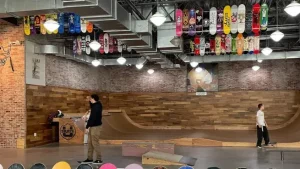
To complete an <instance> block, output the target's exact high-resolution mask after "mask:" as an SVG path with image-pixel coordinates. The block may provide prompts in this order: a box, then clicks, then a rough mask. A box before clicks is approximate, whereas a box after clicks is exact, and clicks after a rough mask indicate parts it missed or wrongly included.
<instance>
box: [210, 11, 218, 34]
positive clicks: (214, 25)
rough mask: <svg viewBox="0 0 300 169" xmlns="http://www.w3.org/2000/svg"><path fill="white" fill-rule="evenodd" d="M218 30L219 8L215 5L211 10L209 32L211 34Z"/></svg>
mask: <svg viewBox="0 0 300 169" xmlns="http://www.w3.org/2000/svg"><path fill="white" fill-rule="evenodd" d="M216 32H217V9H216V8H215V7H212V8H210V10H209V33H210V34H211V35H214V34H216Z"/></svg>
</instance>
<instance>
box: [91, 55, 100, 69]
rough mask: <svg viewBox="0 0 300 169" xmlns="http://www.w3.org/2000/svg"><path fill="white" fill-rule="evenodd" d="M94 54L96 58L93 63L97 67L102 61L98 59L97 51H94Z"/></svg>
mask: <svg viewBox="0 0 300 169" xmlns="http://www.w3.org/2000/svg"><path fill="white" fill-rule="evenodd" d="M94 55H95V59H94V60H93V61H92V65H93V66H95V67H98V66H99V65H100V64H101V63H100V61H99V60H98V59H97V57H96V53H94Z"/></svg>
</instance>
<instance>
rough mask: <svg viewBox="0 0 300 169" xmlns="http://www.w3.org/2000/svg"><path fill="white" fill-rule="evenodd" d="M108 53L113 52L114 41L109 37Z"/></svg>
mask: <svg viewBox="0 0 300 169" xmlns="http://www.w3.org/2000/svg"><path fill="white" fill-rule="evenodd" d="M108 43H109V53H113V52H114V39H113V37H111V36H109V42H108Z"/></svg>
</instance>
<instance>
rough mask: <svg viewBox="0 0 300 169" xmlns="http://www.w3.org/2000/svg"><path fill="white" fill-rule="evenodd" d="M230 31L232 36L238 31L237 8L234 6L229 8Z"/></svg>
mask: <svg viewBox="0 0 300 169" xmlns="http://www.w3.org/2000/svg"><path fill="white" fill-rule="evenodd" d="M230 30H231V33H232V34H235V33H237V31H238V7H237V6H236V5H232V7H231V19H230Z"/></svg>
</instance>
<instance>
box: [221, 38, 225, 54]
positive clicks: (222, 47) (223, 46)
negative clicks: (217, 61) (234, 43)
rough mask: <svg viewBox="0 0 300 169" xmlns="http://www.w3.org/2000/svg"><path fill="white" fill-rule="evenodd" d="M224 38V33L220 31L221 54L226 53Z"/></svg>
mask: <svg viewBox="0 0 300 169" xmlns="http://www.w3.org/2000/svg"><path fill="white" fill-rule="evenodd" d="M225 39H226V35H225V34H224V33H222V35H221V53H222V54H225V53H226V44H225Z"/></svg>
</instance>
